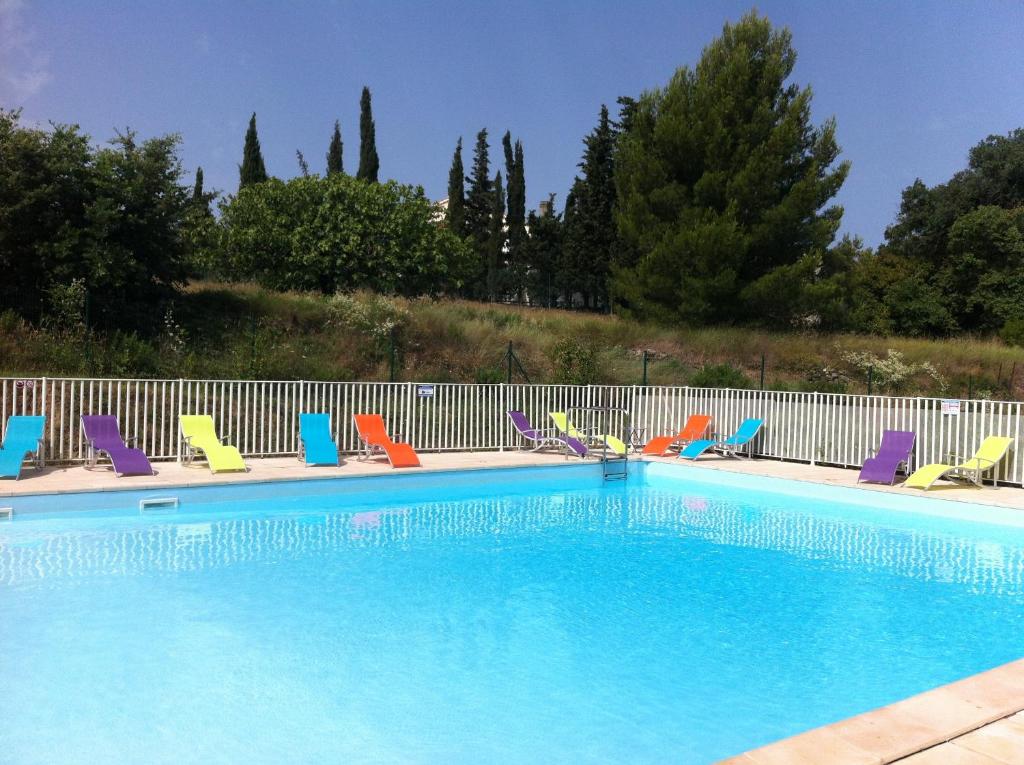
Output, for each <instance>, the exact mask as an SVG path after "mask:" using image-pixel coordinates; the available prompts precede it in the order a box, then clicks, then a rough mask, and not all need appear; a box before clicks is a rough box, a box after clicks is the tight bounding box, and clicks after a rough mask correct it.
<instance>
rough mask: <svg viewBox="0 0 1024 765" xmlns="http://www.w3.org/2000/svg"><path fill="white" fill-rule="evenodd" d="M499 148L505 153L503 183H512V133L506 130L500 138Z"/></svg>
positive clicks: (513, 158) (513, 157)
mask: <svg viewBox="0 0 1024 765" xmlns="http://www.w3.org/2000/svg"><path fill="white" fill-rule="evenodd" d="M501 148H502V149H503V150H504V151H505V182H506V183H511V182H512V171H513V170H514V169H515V161H516V160H515V156H514V155H513V153H512V133H511V132H509V131H508V130H506V131H505V135H503V136H502V137H501Z"/></svg>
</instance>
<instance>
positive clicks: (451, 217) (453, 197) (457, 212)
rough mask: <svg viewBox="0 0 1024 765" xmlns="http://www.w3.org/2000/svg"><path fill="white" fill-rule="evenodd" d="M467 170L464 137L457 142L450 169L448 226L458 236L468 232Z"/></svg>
mask: <svg viewBox="0 0 1024 765" xmlns="http://www.w3.org/2000/svg"><path fill="white" fill-rule="evenodd" d="M465 172H466V171H465V170H464V169H463V166H462V138H461V137H460V138H459V140H458V142H457V143H456V144H455V155H454V156H453V157H452V169H451V170H449V171H448V212H447V215H446V217H447V220H448V228H450V229H451V230H452V232H454V233H455V234H456V235H457V236H465V234H466V188H465V178H464V175H465Z"/></svg>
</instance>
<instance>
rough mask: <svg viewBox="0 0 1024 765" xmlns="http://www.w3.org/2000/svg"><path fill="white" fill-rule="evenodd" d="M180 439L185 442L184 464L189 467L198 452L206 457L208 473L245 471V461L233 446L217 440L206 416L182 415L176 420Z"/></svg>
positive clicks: (210, 421) (212, 426)
mask: <svg viewBox="0 0 1024 765" xmlns="http://www.w3.org/2000/svg"><path fill="white" fill-rule="evenodd" d="M178 424H179V426H180V427H181V437H182V439H184V441H185V464H186V465H191V464H192V460H193V459H195V457H196V455H197V454H198V453H199V452H202V453H203V456H204V457H206V464H207V465H209V466H210V471H211V472H214V473H223V472H225V471H228V470H245V469H246V467H245V460H243V459H242V455H241V453H240V452H239V451H238V449H236V448H235V447H234V446H231V445H229V444H225V443H222V442H221V440H220V439H219V438H217V429H216V428H215V427H214V425H213V418H212V417H210V416H209V415H206V414H183V415H181V416H180V417H179V418H178Z"/></svg>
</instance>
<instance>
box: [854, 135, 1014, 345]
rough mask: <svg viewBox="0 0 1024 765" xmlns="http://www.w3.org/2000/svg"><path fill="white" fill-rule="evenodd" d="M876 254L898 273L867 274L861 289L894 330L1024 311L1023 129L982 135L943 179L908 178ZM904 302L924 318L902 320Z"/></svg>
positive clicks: (981, 327)
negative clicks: (888, 277)
mask: <svg viewBox="0 0 1024 765" xmlns="http://www.w3.org/2000/svg"><path fill="white" fill-rule="evenodd" d="M879 258H880V260H881V261H882V262H883V263H884V264H885V269H886V270H888V271H890V272H891V273H892V274H893V275H894V276H899V277H902V279H901V281H900V282H894V281H879V280H877V279H866V280H865V282H866V283H868V284H869V285H871V286H870V288H869V289H868V290H866V293H867V297H868V298H869V299H870V300H871V301H873V302H874V303H875V304H877V305H880V306H881V307H882V308H883V310H884V311H885V312H887V313H889V314H890V315H891V320H890V321H889V329H891V330H893V331H897V332H908V333H913V334H928V335H939V334H948V333H952V332H957V331H979V332H993V331H997V330H998V329H999V328H1000V327H1002V326H1003V325H1004V324H1005V323H1006V322H1007V321H1010V320H1011V319H1013V318H1016V317H1018V316H1021V315H1024V309H1022V308H1021V306H1022V304H1024V129H1018V130H1014V131H1012V132H1011V133H1009V134H1008V135H1007V136H990V137H988V138H987V139H985V140H984V141H982V142H981V143H979V144H978V145H977V146H975V147H974V148H973V149H972V150H971V152H970V157H969V161H968V166H967V169H966V170H963V171H961V172H958V173H957V174H956V175H954V176H953V177H952V178H951V179H950V180H949V181H948V182H946V183H944V184H939V185H937V186H934V187H932V188H929V187H927V186H926V185H925V184H924V183H922V182H921V181H920V180H918V181H915V182H914V183H913V184H911V185H910V186H908V187H907V188H906V189H905V190H904V191H903V198H902V202H901V205H900V212H899V215H898V217H897V219H896V222H895V223H894V224H893V225H892V226H890V227H889V229H888V230H887V231H886V242H885V244H884V245H883V246H882V248H881V249H880V255H879ZM922 303H924V304H925V305H926V306H927V310H925V311H921V310H920V306H921V304H922ZM906 304H910V305H911V306H916V307H918V310H917V311H915V313H917V314H921V313H923V314H924V315H925V318H926V319H927V320H924V321H916V322H913V321H912V322H910V324H909V326H907V325H904V324H901V322H900V320H899V318H900V317H899V314H900V313H901V311H903V310H904V309H903V306H904V305H906Z"/></svg>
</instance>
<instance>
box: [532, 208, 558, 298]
mask: <svg viewBox="0 0 1024 765" xmlns="http://www.w3.org/2000/svg"><path fill="white" fill-rule="evenodd" d="M554 206H555V195H554V194H551V195H549V196H548V200H547V206H546V207H543V206H542V208H541V211H540V212H539V213H538V212H532V211H531V212H530V216H529V219H528V223H529V228H530V235H529V238H528V239H527V240H526V242H525V244H524V248H523V250H524V258H523V260H524V265H525V269H524V270H525V271H526V276H525V280H526V287H527V289H528V290H529V294H530V303H531V304H532V305H542V306H546V307H547V308H551V307H552V306H554V305H555V302H556V300H557V297H558V287H559V285H558V270H557V269H558V267H559V264H560V260H561V257H562V219H561V217H560V216H559V215H557V214H555V211H554Z"/></svg>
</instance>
